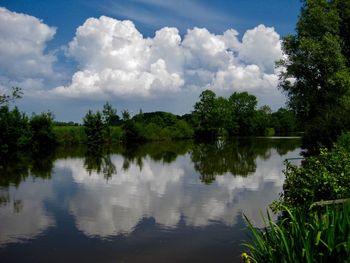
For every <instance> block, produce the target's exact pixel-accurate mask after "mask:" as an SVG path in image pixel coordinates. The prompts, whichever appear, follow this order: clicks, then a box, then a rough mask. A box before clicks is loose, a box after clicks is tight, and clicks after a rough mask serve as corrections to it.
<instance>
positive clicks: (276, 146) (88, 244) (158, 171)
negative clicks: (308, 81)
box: [0, 138, 300, 262]
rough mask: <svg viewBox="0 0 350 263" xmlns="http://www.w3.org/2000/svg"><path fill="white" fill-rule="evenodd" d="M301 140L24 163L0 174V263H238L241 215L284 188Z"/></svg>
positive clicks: (161, 147) (155, 147)
mask: <svg viewBox="0 0 350 263" xmlns="http://www.w3.org/2000/svg"><path fill="white" fill-rule="evenodd" d="M299 143H300V142H299V140H298V139H291V138H289V139H282V138H281V139H267V138H261V139H239V140H234V141H231V142H226V143H225V142H216V143H212V144H204V143H203V144H199V143H193V142H190V141H188V142H175V143H152V144H146V145H142V146H138V147H136V146H135V147H128V148H127V149H125V148H123V147H116V148H112V149H109V150H106V149H98V148H94V149H90V150H87V149H84V148H75V149H61V150H58V151H56V152H54V153H42V154H37V155H35V156H33V155H32V156H26V155H19V156H15V157H12V158H10V159H9V160H6V161H5V162H4V161H3V163H1V166H0V262H241V261H240V258H239V255H240V253H241V252H242V250H243V249H244V248H243V247H242V245H241V244H242V243H243V242H244V240H245V239H246V238H247V234H246V232H245V223H244V220H243V213H244V214H245V215H247V216H248V217H249V218H251V219H252V220H254V222H255V225H256V226H262V225H263V223H262V220H261V218H260V211H262V210H263V211H264V210H265V208H266V207H267V206H268V205H269V204H270V203H271V202H272V201H273V200H274V199H276V198H278V193H279V192H281V190H282V185H283V180H284V178H283V174H282V169H283V167H284V166H283V161H284V159H286V158H290V157H298V155H299V148H298V147H299Z"/></svg>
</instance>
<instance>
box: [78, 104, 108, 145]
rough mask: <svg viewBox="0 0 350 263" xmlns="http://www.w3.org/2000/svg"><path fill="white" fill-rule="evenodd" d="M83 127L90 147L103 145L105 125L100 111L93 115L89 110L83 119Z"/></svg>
mask: <svg viewBox="0 0 350 263" xmlns="http://www.w3.org/2000/svg"><path fill="white" fill-rule="evenodd" d="M83 125H84V131H85V133H86V136H87V138H88V143H89V144H90V145H94V144H102V143H103V133H104V130H105V125H104V123H103V119H102V114H101V113H100V112H99V111H97V112H96V113H93V112H92V111H91V110H89V111H88V113H87V114H86V115H85V117H84V119H83Z"/></svg>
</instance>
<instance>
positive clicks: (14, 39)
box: [0, 0, 301, 122]
mask: <svg viewBox="0 0 350 263" xmlns="http://www.w3.org/2000/svg"><path fill="white" fill-rule="evenodd" d="M300 7H301V2H300V1H299V0H265V1H262V0H249V1H247V0H231V1H226V0H216V1H209V0H201V1H200V0H176V1H174V0H100V1H98V0H71V1H68V0H45V1H44V0H35V1H31V0H0V58H1V59H0V92H6V91H8V90H9V88H11V87H13V86H18V87H20V88H22V91H23V93H24V95H23V98H22V99H20V100H19V101H17V102H16V105H18V107H19V108H20V109H21V110H22V111H24V112H26V113H28V114H31V113H33V112H35V113H40V112H46V111H51V112H53V113H54V115H55V118H56V120H59V121H77V122H79V121H81V119H82V117H83V116H84V115H85V113H86V112H87V111H88V109H92V110H98V109H101V108H102V106H103V104H104V103H105V102H107V101H108V102H110V103H111V104H112V105H113V107H115V108H116V109H117V110H118V112H119V113H120V112H121V111H122V110H128V111H129V112H130V113H131V114H136V113H138V112H139V110H140V109H141V110H142V111H143V112H149V111H169V112H172V113H175V114H180V115H181V114H185V113H189V112H190V111H192V110H193V105H194V103H195V102H196V101H198V97H199V95H200V93H201V92H202V91H203V90H206V89H211V90H213V91H214V92H215V93H216V94H217V95H218V96H224V97H228V96H230V95H231V94H232V93H233V92H242V91H247V92H249V93H251V94H254V95H255V96H256V97H257V98H258V101H259V106H261V105H265V104H267V105H269V106H270V107H271V108H272V109H274V110H276V109H278V108H279V107H282V106H284V105H285V101H286V98H285V95H284V94H282V93H281V91H280V90H279V89H278V88H277V86H278V74H279V72H280V71H281V70H283V69H281V68H276V67H275V61H277V60H279V59H281V58H282V57H283V56H284V55H283V52H282V49H281V40H282V38H283V37H284V36H286V35H288V34H294V32H295V24H296V22H297V18H298V14H299V11H300Z"/></svg>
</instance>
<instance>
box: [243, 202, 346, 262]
mask: <svg viewBox="0 0 350 263" xmlns="http://www.w3.org/2000/svg"><path fill="white" fill-rule="evenodd" d="M264 220H265V225H266V227H265V228H264V229H257V228H255V227H254V226H253V224H252V223H251V222H250V221H249V219H248V218H246V221H247V223H248V228H249V230H250V234H251V235H250V242H249V243H246V244H245V246H246V247H247V248H248V249H249V251H248V252H247V253H243V254H242V258H243V261H244V262H350V202H347V203H344V204H341V205H332V206H329V207H326V208H317V209H315V207H314V208H312V209H310V210H309V211H304V210H301V209H300V208H296V209H293V210H291V209H288V208H285V216H284V217H283V219H281V220H279V221H277V222H276V223H275V222H274V221H273V220H272V218H271V216H270V214H269V213H267V219H266V218H264Z"/></svg>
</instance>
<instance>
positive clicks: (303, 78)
mask: <svg viewBox="0 0 350 263" xmlns="http://www.w3.org/2000/svg"><path fill="white" fill-rule="evenodd" d="M349 12H350V5H349V1H342V0H339V1H338V0H333V1H327V0H305V1H304V5H303V8H302V11H301V14H300V17H299V21H298V24H297V28H296V34H295V35H292V36H288V37H286V38H284V40H283V50H284V52H285V54H286V55H287V58H286V59H284V60H282V61H281V63H280V64H281V65H283V66H284V67H285V68H286V70H285V71H284V72H283V73H282V74H281V76H280V77H281V82H280V87H281V88H282V89H283V90H284V91H285V92H286V93H287V95H288V98H289V106H290V107H291V108H292V109H293V110H294V111H295V112H296V114H297V117H298V118H299V120H301V121H302V123H303V124H304V126H305V130H306V136H305V138H304V146H305V147H306V148H307V149H308V150H309V151H310V152H314V151H317V149H318V147H319V145H324V146H331V144H332V142H334V140H335V139H336V137H337V136H338V135H339V134H340V133H341V131H342V130H345V129H347V128H349V121H347V118H345V116H346V114H349V112H350V104H349V95H350V93H349V90H350V72H349V56H348V55H349V23H348V22H349ZM344 114H345V115H344ZM338 119H341V121H338ZM319 125H321V126H325V127H330V126H332V127H331V128H332V129H333V131H334V132H333V133H332V134H329V133H326V134H322V133H320V131H318V132H316V131H317V129H316V127H317V126H319ZM325 132H326V131H325ZM329 136H331V137H329Z"/></svg>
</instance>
